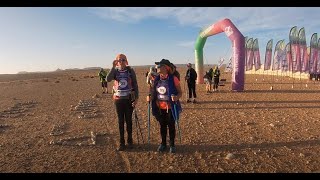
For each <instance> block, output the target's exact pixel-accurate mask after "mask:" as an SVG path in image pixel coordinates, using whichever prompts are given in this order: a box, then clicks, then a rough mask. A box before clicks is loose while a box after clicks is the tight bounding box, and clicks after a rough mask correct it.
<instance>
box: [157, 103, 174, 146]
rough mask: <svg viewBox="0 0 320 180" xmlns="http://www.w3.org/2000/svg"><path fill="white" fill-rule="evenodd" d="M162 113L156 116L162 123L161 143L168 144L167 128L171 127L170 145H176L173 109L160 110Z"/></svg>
mask: <svg viewBox="0 0 320 180" xmlns="http://www.w3.org/2000/svg"><path fill="white" fill-rule="evenodd" d="M160 112H161V113H160V115H159V116H156V119H157V121H159V124H160V133H161V144H163V145H166V144H167V128H168V127H169V137H170V146H174V138H175V137H176V126H175V121H174V118H173V116H172V113H171V109H169V111H168V113H167V110H163V109H161V110H160Z"/></svg>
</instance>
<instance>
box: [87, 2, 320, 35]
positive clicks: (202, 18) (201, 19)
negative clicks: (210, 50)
mask: <svg viewBox="0 0 320 180" xmlns="http://www.w3.org/2000/svg"><path fill="white" fill-rule="evenodd" d="M90 11H91V12H92V13H94V14H96V15H98V16H99V17H101V18H104V19H112V20H115V21H121V22H125V23H137V22H140V21H142V20H144V19H150V18H156V19H168V20H174V21H177V23H178V24H179V25H182V26H195V27H201V28H202V27H207V26H209V25H211V24H214V23H216V22H217V21H219V20H221V19H224V18H229V19H231V21H232V22H233V23H234V24H235V25H236V26H237V27H238V28H239V29H240V30H241V32H243V33H245V34H247V33H251V32H254V31H268V30H275V31H289V30H290V28H291V27H292V26H294V25H299V26H301V27H303V26H305V27H309V28H311V29H312V30H313V31H315V30H316V29H317V28H319V25H318V22H317V21H318V19H319V18H320V8H317V7H315V8H312V7H309V8H300V7H255V8H252V7H250V8H247V7H235V8H232V7H227V8H223V7H196V8H194V7H121V8H116V7H99V8H90ZM288 29H289V30H288Z"/></svg>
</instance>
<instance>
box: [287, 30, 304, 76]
mask: <svg viewBox="0 0 320 180" xmlns="http://www.w3.org/2000/svg"><path fill="white" fill-rule="evenodd" d="M289 40H290V47H291V56H292V72H293V73H294V72H298V71H301V66H300V53H299V52H300V50H299V43H298V42H299V36H298V31H297V26H294V27H292V28H291V30H290V35H289ZM298 56H299V57H298Z"/></svg>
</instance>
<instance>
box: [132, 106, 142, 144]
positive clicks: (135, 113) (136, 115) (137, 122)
mask: <svg viewBox="0 0 320 180" xmlns="http://www.w3.org/2000/svg"><path fill="white" fill-rule="evenodd" d="M134 119H135V121H136V126H137V138H138V144H139V135H138V130H139V131H140V136H141V139H142V143H143V144H144V138H143V134H142V130H141V128H140V123H139V118H138V114H137V110H136V109H134Z"/></svg>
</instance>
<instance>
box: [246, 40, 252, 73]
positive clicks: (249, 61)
mask: <svg viewBox="0 0 320 180" xmlns="http://www.w3.org/2000/svg"><path fill="white" fill-rule="evenodd" d="M252 65H253V38H250V39H248V41H247V63H246V71H249V70H252Z"/></svg>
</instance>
